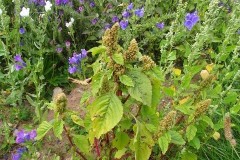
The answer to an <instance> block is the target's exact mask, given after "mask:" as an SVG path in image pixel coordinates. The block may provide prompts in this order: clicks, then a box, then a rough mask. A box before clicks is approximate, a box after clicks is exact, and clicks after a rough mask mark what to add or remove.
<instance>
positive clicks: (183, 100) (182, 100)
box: [179, 97, 189, 105]
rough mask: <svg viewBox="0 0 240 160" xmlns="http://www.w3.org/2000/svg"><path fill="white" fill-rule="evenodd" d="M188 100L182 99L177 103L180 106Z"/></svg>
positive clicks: (187, 98)
mask: <svg viewBox="0 0 240 160" xmlns="http://www.w3.org/2000/svg"><path fill="white" fill-rule="evenodd" d="M188 100H189V97H186V98H183V99H181V100H180V101H179V104H180V105H182V104H184V103H186V102H187V101H188Z"/></svg>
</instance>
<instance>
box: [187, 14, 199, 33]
mask: <svg viewBox="0 0 240 160" xmlns="http://www.w3.org/2000/svg"><path fill="white" fill-rule="evenodd" d="M198 21H199V17H198V15H197V11H195V12H193V13H187V15H186V17H185V22H184V26H185V27H187V29H188V30H191V29H192V28H193V26H194V25H195V24H196V23H197V22H198Z"/></svg>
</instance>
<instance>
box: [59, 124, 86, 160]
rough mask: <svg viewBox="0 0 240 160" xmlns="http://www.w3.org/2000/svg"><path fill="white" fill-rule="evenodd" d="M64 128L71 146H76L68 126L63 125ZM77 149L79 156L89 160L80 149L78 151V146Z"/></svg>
mask: <svg viewBox="0 0 240 160" xmlns="http://www.w3.org/2000/svg"><path fill="white" fill-rule="evenodd" d="M63 129H64V131H65V132H66V135H67V138H68V140H69V142H70V144H71V146H72V147H75V144H74V143H73V141H72V138H71V136H70V135H69V133H68V130H67V128H66V126H65V125H63ZM75 151H76V153H77V154H78V155H79V156H81V157H82V159H84V160H87V158H86V157H85V156H84V155H83V154H82V153H81V152H80V151H78V150H77V148H76V150H75Z"/></svg>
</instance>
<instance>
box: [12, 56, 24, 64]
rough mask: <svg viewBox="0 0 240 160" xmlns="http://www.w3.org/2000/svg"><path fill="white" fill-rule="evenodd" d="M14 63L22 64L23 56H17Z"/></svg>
mask: <svg viewBox="0 0 240 160" xmlns="http://www.w3.org/2000/svg"><path fill="white" fill-rule="evenodd" d="M14 61H15V62H20V63H22V62H23V60H22V57H21V55H20V54H17V55H16V56H14Z"/></svg>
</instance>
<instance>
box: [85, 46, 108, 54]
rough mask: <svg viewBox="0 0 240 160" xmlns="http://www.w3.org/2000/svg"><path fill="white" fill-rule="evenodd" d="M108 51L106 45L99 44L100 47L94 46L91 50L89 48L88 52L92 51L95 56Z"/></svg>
mask: <svg viewBox="0 0 240 160" xmlns="http://www.w3.org/2000/svg"><path fill="white" fill-rule="evenodd" d="M105 51H106V47H105V46H102V45H101V46H98V47H93V48H91V49H90V50H88V52H92V55H93V56H95V55H96V54H99V53H102V52H105Z"/></svg>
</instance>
